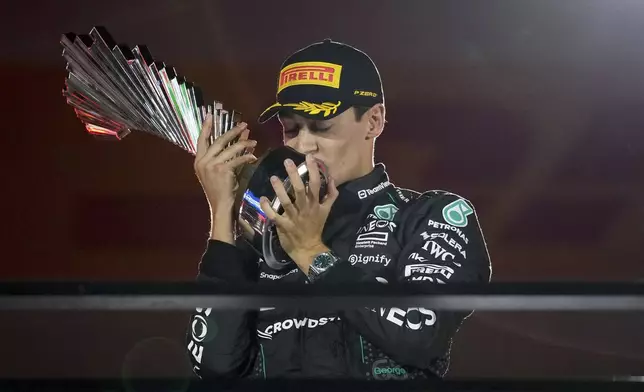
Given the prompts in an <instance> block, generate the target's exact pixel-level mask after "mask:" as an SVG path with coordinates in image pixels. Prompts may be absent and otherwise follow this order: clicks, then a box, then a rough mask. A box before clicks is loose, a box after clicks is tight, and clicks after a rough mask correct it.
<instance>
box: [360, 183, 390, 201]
mask: <svg viewBox="0 0 644 392" xmlns="http://www.w3.org/2000/svg"><path fill="white" fill-rule="evenodd" d="M389 185H391V183H390V182H389V181H385V182H381V183H380V184H378V185H376V187H375V188H371V189H361V190H359V191H358V197H359V198H360V200H362V199H366V198H367V197H369V196H371V195H375V194H376V193H378V192H380V191H381V190H383V189H385V188H386V187H388V186H389Z"/></svg>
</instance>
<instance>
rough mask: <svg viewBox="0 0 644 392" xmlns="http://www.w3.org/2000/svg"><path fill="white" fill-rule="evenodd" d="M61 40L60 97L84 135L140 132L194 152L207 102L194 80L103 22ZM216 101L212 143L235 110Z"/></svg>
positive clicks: (106, 136) (103, 136) (119, 137)
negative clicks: (125, 41) (122, 40)
mask: <svg viewBox="0 0 644 392" xmlns="http://www.w3.org/2000/svg"><path fill="white" fill-rule="evenodd" d="M60 44H61V45H62V48H63V50H62V57H63V58H64V59H65V61H66V70H67V72H68V75H67V77H66V78H65V86H64V88H63V91H62V95H63V96H64V97H65V99H66V102H67V104H68V105H70V106H71V107H72V108H73V110H74V111H75V113H76V115H77V117H78V119H79V120H80V121H81V122H82V123H83V125H84V128H85V130H86V131H87V132H88V133H89V134H91V135H93V136H95V137H97V138H99V139H113V140H122V139H123V138H124V137H125V136H127V135H129V134H130V133H132V132H134V133H138V132H145V133H148V134H152V135H154V136H156V137H159V138H161V139H163V140H166V141H169V142H170V143H172V144H174V145H176V146H178V147H180V148H181V149H183V150H185V151H187V152H189V153H190V154H192V155H194V154H196V149H197V139H198V138H199V134H200V132H201V127H202V125H203V121H204V120H205V118H206V114H207V113H208V107H207V106H208V105H206V103H205V100H204V97H203V93H202V91H201V89H200V88H199V87H198V86H197V85H196V84H195V83H194V82H192V81H190V80H188V78H186V77H185V76H184V75H182V74H180V73H179V72H178V70H177V69H175V68H174V67H172V66H170V65H168V63H167V62H164V61H162V60H160V59H158V58H155V57H154V56H152V54H151V52H150V50H149V48H148V47H147V46H146V45H136V46H134V47H130V46H128V45H125V44H122V43H118V42H117V41H116V40H115V39H114V38H113V36H112V35H111V34H110V32H109V31H108V30H107V28H106V27H105V26H94V27H92V29H91V30H90V31H89V33H88V34H77V33H74V32H68V33H64V34H62V35H61V38H60ZM218 103H219V107H216V108H215V109H216V112H217V121H216V130H215V132H213V135H212V139H213V140H211V141H214V138H215V137H218V136H221V135H222V134H223V133H224V132H225V131H227V130H229V129H230V128H232V126H233V124H234V121H235V119H234V118H233V117H234V116H232V115H230V114H229V113H239V112H236V111H233V110H231V109H224V108H223V105H222V104H221V103H220V102H218Z"/></svg>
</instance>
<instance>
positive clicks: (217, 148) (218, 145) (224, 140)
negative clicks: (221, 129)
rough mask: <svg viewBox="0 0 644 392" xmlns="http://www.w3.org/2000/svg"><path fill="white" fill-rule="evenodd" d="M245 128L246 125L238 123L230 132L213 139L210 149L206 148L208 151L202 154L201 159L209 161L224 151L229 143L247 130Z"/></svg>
mask: <svg viewBox="0 0 644 392" xmlns="http://www.w3.org/2000/svg"><path fill="white" fill-rule="evenodd" d="M246 126H247V124H246V123H239V125H237V126H236V127H234V128H232V129H231V130H230V131H228V132H226V133H224V134H223V135H222V136H220V137H218V138H217V139H215V142H214V143H213V144H212V145H211V146H210V147H208V151H206V153H205V154H203V156H202V157H201V159H204V160H210V159H212V158H213V157H214V156H216V155H218V154H219V153H221V152H222V151H224V150H225V149H226V146H227V145H228V144H229V143H230V142H232V141H233V140H235V138H236V137H238V136H240V134H241V133H242V132H243V131H244V130H246V129H247V128H246ZM229 159H230V158H229Z"/></svg>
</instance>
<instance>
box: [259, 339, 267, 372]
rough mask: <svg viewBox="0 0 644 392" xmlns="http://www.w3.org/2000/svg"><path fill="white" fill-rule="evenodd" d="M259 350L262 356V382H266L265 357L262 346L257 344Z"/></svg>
mask: <svg viewBox="0 0 644 392" xmlns="http://www.w3.org/2000/svg"><path fill="white" fill-rule="evenodd" d="M259 350H260V353H261V354H262V372H263V373H264V380H266V357H264V345H263V344H261V343H260V344H259Z"/></svg>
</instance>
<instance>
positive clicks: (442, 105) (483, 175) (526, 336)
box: [0, 0, 644, 378]
mask: <svg viewBox="0 0 644 392" xmlns="http://www.w3.org/2000/svg"><path fill="white" fill-rule="evenodd" d="M3 9H4V10H3V12H2V24H1V27H0V29H1V31H0V32H1V34H0V42H1V43H2V45H1V48H2V50H0V70H1V74H2V75H3V78H2V83H3V86H4V87H3V90H4V93H3V94H2V108H3V112H4V113H3V114H4V115H3V130H4V135H5V136H6V137H7V138H6V139H5V142H4V143H2V158H3V164H2V166H0V167H1V168H2V169H1V170H2V179H3V184H4V185H5V187H4V188H3V189H4V191H3V213H2V221H3V224H2V227H3V235H2V242H3V243H2V254H1V256H0V257H1V258H2V263H0V277H2V278H3V279H7V280H26V281H30V280H98V281H190V280H192V279H193V278H194V276H195V274H196V268H197V263H198V262H199V258H200V256H201V254H202V252H203V249H204V246H205V241H206V238H207V232H208V218H209V216H208V209H207V204H206V201H205V199H204V197H203V194H202V191H201V188H200V186H199V184H198V182H197V180H196V178H195V176H194V173H193V170H192V157H191V156H190V155H189V154H188V153H186V152H184V151H183V150H180V149H179V148H177V147H174V146H171V145H170V144H169V143H166V142H164V141H161V140H159V139H156V138H154V137H151V136H148V135H143V134H132V135H130V136H128V137H127V138H125V139H124V140H123V141H121V142H115V143H109V142H108V143H101V142H98V141H96V140H94V139H93V138H92V137H91V136H89V135H88V134H86V132H85V130H84V128H83V127H82V125H81V123H80V122H79V121H78V120H77V119H76V117H75V115H74V113H73V111H72V109H71V108H70V107H69V106H67V105H66V103H65V100H64V99H63V97H62V95H61V90H62V88H63V85H64V77H65V63H64V60H63V58H62V57H61V46H60V45H59V39H60V36H61V34H63V33H65V32H76V33H87V32H89V30H90V29H91V27H92V26H94V25H103V26H106V27H107V28H108V29H109V30H110V32H111V33H112V34H113V35H114V37H115V38H116V40H117V41H119V42H122V43H126V44H128V45H130V46H134V45H135V44H139V43H143V44H147V45H148V47H149V48H150V50H151V51H152V53H153V55H155V56H156V57H157V58H158V59H160V60H162V61H166V62H168V63H170V64H172V65H174V66H175V67H176V68H177V69H178V70H179V72H181V73H182V74H184V75H187V76H188V78H189V79H191V80H193V81H195V82H196V83H197V84H198V85H200V86H201V87H202V89H203V91H204V92H205V93H206V97H207V98H208V99H210V100H212V99H215V98H216V99H219V100H222V101H224V102H225V103H226V104H227V105H229V106H232V107H235V108H239V109H241V111H242V112H243V113H244V114H245V118H246V119H247V120H248V121H249V123H250V126H251V129H252V130H253V134H254V135H255V137H256V138H257V139H258V140H259V141H260V150H261V149H263V148H266V147H268V146H274V145H278V144H279V143H280V135H279V133H278V132H277V129H278V128H277V127H276V124H274V123H273V124H267V125H265V126H259V125H258V124H256V122H255V118H256V116H257V115H258V114H259V113H260V112H261V110H262V109H263V108H264V107H265V106H267V105H269V104H271V103H272V102H273V99H274V89H275V85H276V77H277V72H278V69H279V65H280V63H281V61H282V60H283V58H284V57H285V56H287V55H288V54H289V53H291V52H292V51H294V50H296V49H298V48H300V47H302V46H305V45H308V44H310V43H312V42H314V41H317V40H322V39H324V38H327V37H330V38H333V39H335V40H339V41H344V42H347V43H350V44H353V45H355V46H357V47H359V48H361V49H363V50H365V51H366V52H367V53H369V54H370V55H371V56H372V58H373V59H374V61H375V62H376V64H378V66H379V68H380V72H381V75H382V78H383V81H384V86H385V95H386V100H387V114H388V121H389V124H388V125H387V128H386V132H385V134H384V135H383V136H382V137H381V139H379V141H378V143H377V149H376V153H377V154H376V156H377V160H378V161H380V162H384V163H385V164H386V166H387V169H388V171H389V174H390V176H391V178H392V180H393V182H395V183H396V184H397V185H399V186H404V187H408V188H412V189H416V190H429V189H448V190H451V191H453V192H457V193H460V194H461V195H463V196H465V197H467V198H469V199H470V200H471V201H472V202H473V203H474V204H475V206H476V207H477V212H478V214H479V218H480V220H481V223H482V228H483V231H484V233H485V236H486V239H487V242H488V246H489V250H490V253H491V256H492V261H493V267H494V271H493V280H494V281H498V282H508V281H560V280H569V281H582V282H587V281H588V282H590V281H641V280H642V279H643V278H644V258H643V256H642V255H641V251H640V247H641V244H642V239H644V223H643V218H644V207H642V203H641V199H642V191H644V185H643V184H644V181H643V179H644V140H643V139H644V135H643V132H644V43H642V37H644V22H643V20H644V2H642V1H637V0H633V1H626V0H605V1H597V0H574V1H573V0H568V1H557V0H555V1H542V0H539V1H538V0H533V1H527V0H525V1H518V0H508V1H492V0H487V1H429V0H419V1H394V0H388V1H387V0H369V1H366V0H365V1H356V0H352V1H349V0H347V1H341V0H326V1H323V2H298V1H292V0H280V1H249V0H245V1H242V0H238V1H233V0H231V1H206V0H202V1H159V0H155V1H134V0H130V1H122V0H119V1H113V0H112V1H103V2H98V1H96V2H90V1H60V0H58V1H20V2H18V1H13V2H10V1H7V2H5V4H4V5H3ZM260 152H261V151H260ZM1 317H2V319H1V322H0V347H1V351H2V352H3V355H2V356H1V357H0V358H1V359H0V362H1V363H0V377H78V376H82V377H112V376H120V375H124V376H128V375H144V374H151V375H176V374H180V375H190V369H189V368H188V367H187V365H186V363H185V353H184V349H183V342H182V339H183V333H184V330H185V328H186V326H187V320H188V315H187V313H183V312H174V313H169V312H168V313H166V312H149V313H127V312H125V313H116V312H113V313H108V312H105V313H100V312H85V313H80V312H79V313H74V312H71V313H59V314H56V313H28V314H24V313H3V314H2V316H1ZM643 330H644V318H643V316H642V315H641V314H621V313H610V312H606V313H583V314H581V313H533V312H531V313H520V312H508V313H493V312H478V313H476V314H475V315H474V316H472V318H470V319H469V320H468V321H467V322H466V324H465V326H464V327H463V328H462V329H461V331H460V332H459V334H458V338H457V340H456V343H455V345H454V348H453V365H452V369H451V373H450V377H504V378H523V377H533V378H539V377H563V376H568V377H595V376H607V377H610V376H614V375H643V374H644V337H643V333H642V331H643Z"/></svg>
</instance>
